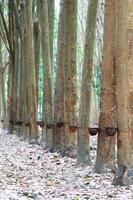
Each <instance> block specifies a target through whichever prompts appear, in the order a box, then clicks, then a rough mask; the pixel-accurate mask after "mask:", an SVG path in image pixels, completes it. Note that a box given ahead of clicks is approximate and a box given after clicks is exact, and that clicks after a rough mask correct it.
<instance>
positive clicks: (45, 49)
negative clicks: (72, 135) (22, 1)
mask: <svg viewBox="0 0 133 200" xmlns="http://www.w3.org/2000/svg"><path fill="white" fill-rule="evenodd" d="M38 3H39V11H40V26H41V39H42V41H41V42H42V60H43V66H44V80H43V81H44V87H43V91H44V94H43V101H44V102H43V120H44V121H45V123H46V127H45V128H44V129H43V141H42V142H45V143H46V147H47V148H51V147H52V145H53V127H52V126H51V125H52V124H53V102H52V87H51V59H50V40H49V24H48V6H47V0H39V2H38ZM48 126H49V127H48Z"/></svg>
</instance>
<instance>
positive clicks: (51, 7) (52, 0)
mask: <svg viewBox="0 0 133 200" xmlns="http://www.w3.org/2000/svg"><path fill="white" fill-rule="evenodd" d="M47 4H48V23H49V41H50V58H51V65H53V41H54V5H55V0H47Z"/></svg>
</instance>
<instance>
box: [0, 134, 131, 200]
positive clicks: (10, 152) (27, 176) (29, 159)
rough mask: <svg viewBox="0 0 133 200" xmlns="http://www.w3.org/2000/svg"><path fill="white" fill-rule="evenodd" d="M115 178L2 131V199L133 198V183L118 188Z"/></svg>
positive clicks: (116, 199)
mask: <svg viewBox="0 0 133 200" xmlns="http://www.w3.org/2000/svg"><path fill="white" fill-rule="evenodd" d="M94 154H95V152H94ZM92 156H93V152H92ZM112 179H113V174H111V173H106V174H102V175H99V174H95V173H94V172H93V169H92V167H89V166H87V167H82V166H80V167H78V166H76V159H71V158H67V157H61V156H60V155H59V154H57V153H49V152H47V151H44V150H43V149H42V148H41V146H39V145H35V144H29V143H28V142H26V141H24V140H23V139H22V138H18V137H17V136H16V135H10V134H8V133H7V132H6V131H3V130H0V200H51V199H52V200H63V199H64V200H69V199H70V200H71V199H72V200H85V199H90V200H95V199H100V200H103V199H109V200H110V199H114V200H122V199H123V200H128V199H129V200H130V199H133V186H128V187H120V186H117V187H114V186H112V185H111V182H112Z"/></svg>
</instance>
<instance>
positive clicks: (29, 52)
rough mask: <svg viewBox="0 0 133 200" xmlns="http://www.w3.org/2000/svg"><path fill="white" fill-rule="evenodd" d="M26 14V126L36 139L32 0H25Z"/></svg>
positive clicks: (31, 136)
mask: <svg viewBox="0 0 133 200" xmlns="http://www.w3.org/2000/svg"><path fill="white" fill-rule="evenodd" d="M25 16H26V18H25V19H26V67H27V95H28V96H27V97H28V98H27V105H28V109H27V111H28V113H27V115H28V116H27V117H28V121H27V122H26V124H25V125H26V126H28V128H29V130H30V138H31V139H33V140H36V139H37V136H38V129H37V123H36V121H37V98H36V97H37V96H36V81H35V63H34V43H33V23H32V0H25Z"/></svg>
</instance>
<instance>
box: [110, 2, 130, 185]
mask: <svg viewBox="0 0 133 200" xmlns="http://www.w3.org/2000/svg"><path fill="white" fill-rule="evenodd" d="M116 11H117V16H116V17H117V19H116V23H117V25H116V27H117V30H116V83H117V88H116V97H117V115H118V117H117V122H118V137H117V140H118V141H117V153H118V156H117V172H116V175H115V177H114V180H113V184H114V185H123V184H126V185H127V184H133V106H132V105H133V104H132V102H133V85H132V81H133V67H132V66H133V17H132V13H133V4H132V1H130V0H126V1H121V0H118V1H116Z"/></svg>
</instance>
